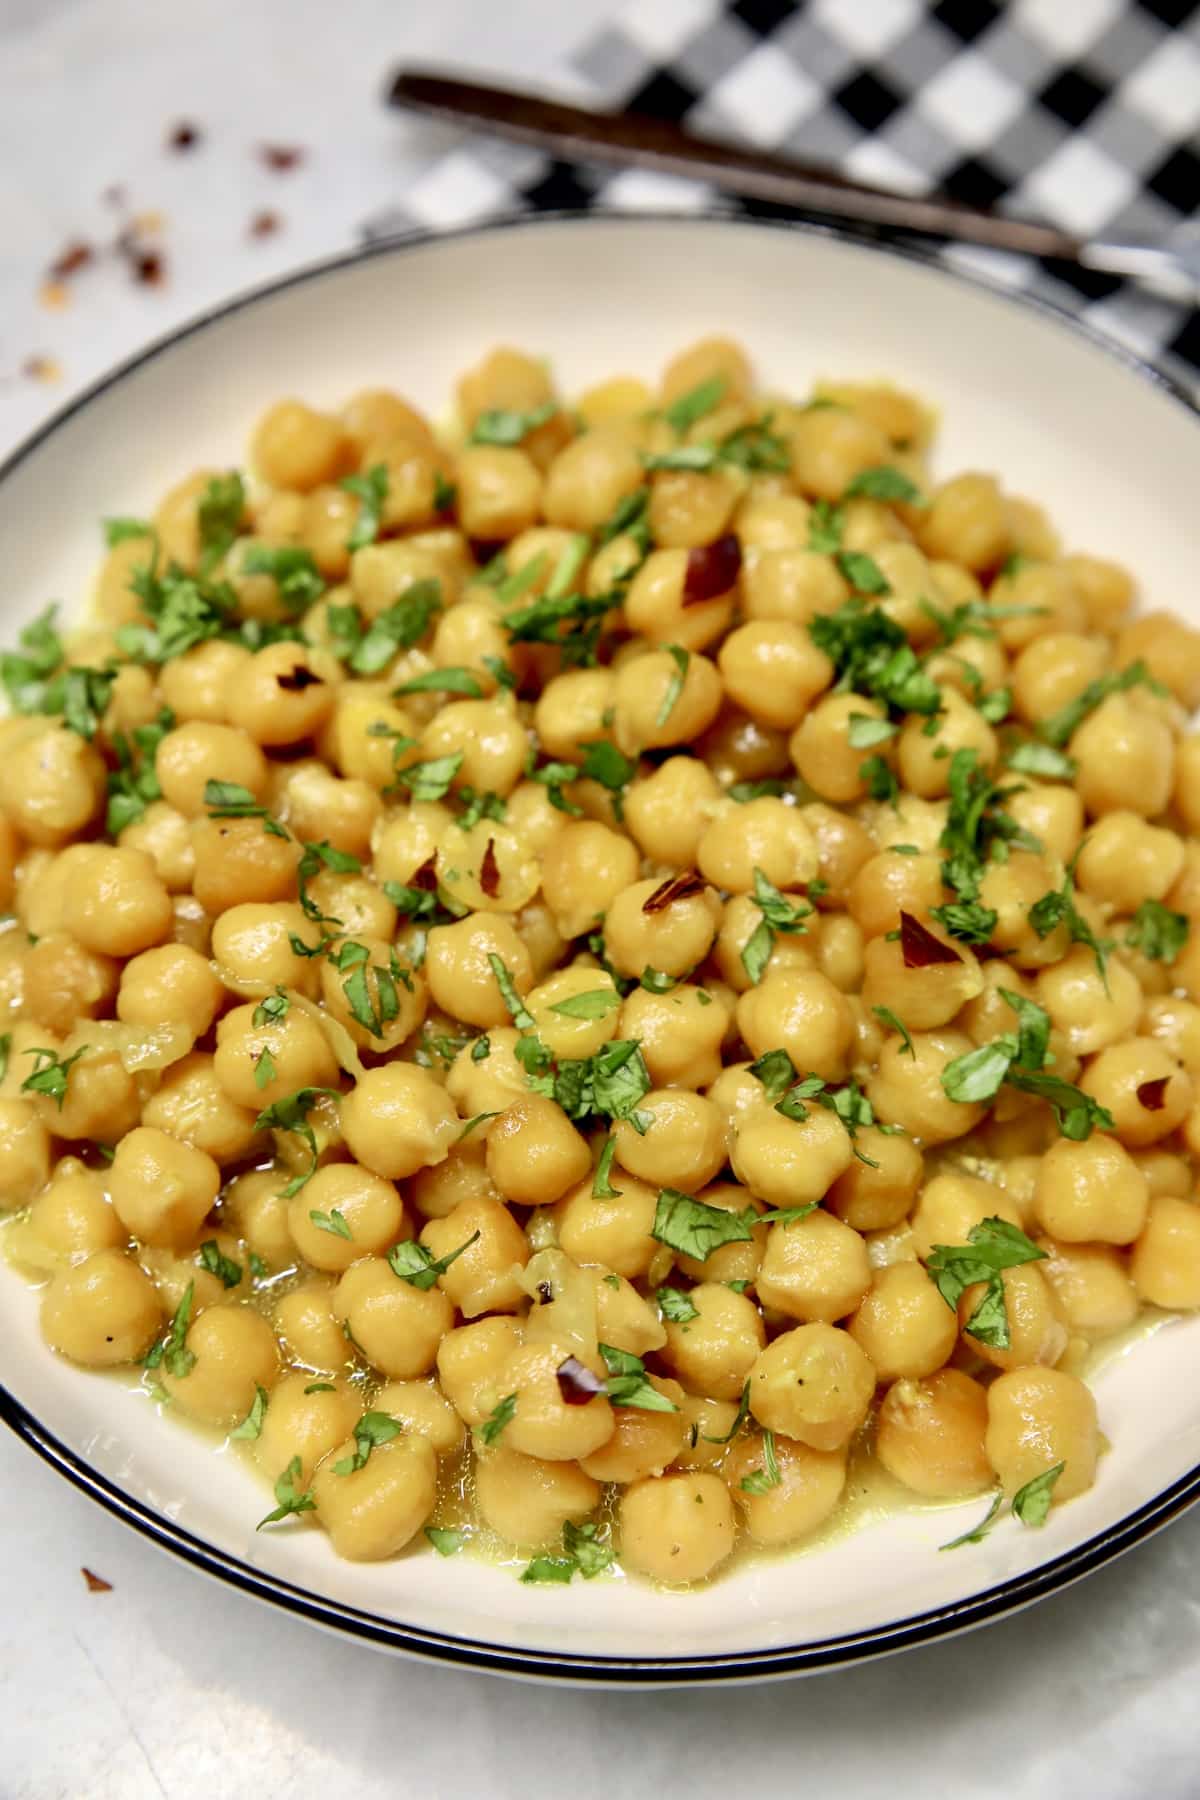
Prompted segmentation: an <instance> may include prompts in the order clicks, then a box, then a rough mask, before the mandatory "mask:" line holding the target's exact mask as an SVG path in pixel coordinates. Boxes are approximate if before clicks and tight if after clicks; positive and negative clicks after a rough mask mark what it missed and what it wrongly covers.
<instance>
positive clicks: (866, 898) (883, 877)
mask: <svg viewBox="0 0 1200 1800" xmlns="http://www.w3.org/2000/svg"><path fill="white" fill-rule="evenodd" d="M945 898H946V895H945V892H944V890H943V886H942V864H941V859H940V858H939V857H936V856H933V855H927V854H924V853H922V854H918V855H917V856H895V855H893V854H892V853H891V852H890V851H885V852H884V853H883V854H882V855H879V856H872V857H869V858H868V859H867V861H866V862H864V863H862V864H861V866H860V867H859V869H858V870H857V872H856V873H855V875H854V876H853V878H852V880H851V882H850V891H849V894H848V896H847V900H846V905H847V908H848V910H849V912H850V916H851V918H853V919H855V920H856V921H857V922H858V924H859V926H860V927H861V928H862V931H863V934H864V936H866V937H868V938H873V937H882V936H883V935H884V934H885V933H886V932H889V931H898V930H899V928H900V914H901V913H902V912H906V913H911V914H912V915H913V917H914V918H918V919H920V920H921V921H922V922H924V921H925V920H926V919H927V918H928V916H929V914H930V913H931V912H932V911H933V908H934V907H935V906H940V905H941V904H942V901H943V900H944V899H945ZM955 948H958V946H957V945H956V946H955Z"/></svg>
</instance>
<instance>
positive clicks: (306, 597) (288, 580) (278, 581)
mask: <svg viewBox="0 0 1200 1800" xmlns="http://www.w3.org/2000/svg"><path fill="white" fill-rule="evenodd" d="M242 568H243V570H244V571H245V573H246V574H247V575H269V576H270V577H271V579H272V580H273V581H274V583H275V586H276V587H277V588H278V589H279V597H280V599H281V600H282V601H283V603H284V605H285V606H286V607H287V609H288V611H289V612H290V613H293V614H294V613H300V612H303V611H304V610H305V609H306V608H307V607H309V606H312V605H313V604H314V602H315V601H317V600H319V599H320V598H321V595H322V594H323V593H324V592H325V578H324V576H323V575H322V574H321V572H320V570H319V569H318V568H317V565H316V563H315V562H314V561H313V554H312V551H311V550H304V549H302V548H301V547H300V545H298V544H282V545H275V544H251V546H250V548H249V549H248V550H247V551H246V554H245V556H244V557H243V558H242ZM357 616H358V615H357V613H355V617H356V618H357Z"/></svg>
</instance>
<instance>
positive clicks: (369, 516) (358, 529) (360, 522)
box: [338, 463, 388, 550]
mask: <svg viewBox="0 0 1200 1800" xmlns="http://www.w3.org/2000/svg"><path fill="white" fill-rule="evenodd" d="M338 486H339V487H340V488H344V489H345V491H346V492H347V493H348V494H353V495H354V497H355V499H356V500H357V501H358V517H357V519H356V520H355V521H354V527H353V529H352V531H351V533H350V536H349V537H348V538H347V539H346V548H347V550H361V549H362V548H363V546H364V545H365V544H373V543H374V542H375V539H376V538H377V537H378V536H379V526H380V522H381V518H382V514H383V509H384V506H385V505H386V504H387V497H388V472H387V464H386V463H374V464H372V466H371V467H370V468H369V469H367V470H365V471H364V472H363V473H362V474H360V475H343V477H342V479H341V481H339V482H338Z"/></svg>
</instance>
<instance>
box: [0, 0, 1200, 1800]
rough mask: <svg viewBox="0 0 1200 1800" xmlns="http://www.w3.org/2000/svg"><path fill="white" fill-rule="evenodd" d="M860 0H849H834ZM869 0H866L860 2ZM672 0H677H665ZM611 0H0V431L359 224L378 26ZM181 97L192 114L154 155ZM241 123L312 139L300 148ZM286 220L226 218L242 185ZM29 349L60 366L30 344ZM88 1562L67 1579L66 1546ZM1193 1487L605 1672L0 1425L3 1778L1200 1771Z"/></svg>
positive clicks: (536, 30)
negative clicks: (392, 1625) (1072, 1551)
mask: <svg viewBox="0 0 1200 1800" xmlns="http://www.w3.org/2000/svg"><path fill="white" fill-rule="evenodd" d="M856 3H858V0H856ZM873 3H879V4H881V3H882V0H873ZM690 4H691V0H678V6H679V7H680V8H681V9H685V10H686V8H687V7H688V6H689V5H690ZM610 10H611V0H566V3H563V0H517V3H515V4H510V5H505V6H499V5H492V4H489V3H488V0H438V3H437V5H436V6H417V5H416V4H415V3H414V0H407V4H405V3H404V0H400V4H397V3H396V0H339V4H336V5H332V6H331V5H328V4H319V3H318V0H288V3H287V4H286V5H285V4H283V3H282V0H281V3H279V4H275V5H272V4H269V3H268V0H206V3H205V4H204V5H203V6H184V5H183V4H182V3H181V0H158V3H157V4H155V3H154V0H0V218H3V221H4V229H3V235H2V240H0V452H2V451H3V450H4V449H6V448H7V447H9V446H10V445H11V444H12V443H13V442H15V441H16V440H17V439H18V438H19V437H20V436H21V435H22V434H23V433H24V432H26V431H28V430H29V429H31V428H32V427H33V426H34V425H36V424H37V422H38V421H39V420H40V419H41V418H42V417H43V416H45V415H46V414H47V413H48V412H49V411H50V410H52V409H53V408H54V407H56V406H57V405H59V404H61V402H62V401H63V400H64V399H65V398H67V397H68V396H69V394H70V393H71V392H72V391H74V390H75V389H77V388H78V387H79V386H81V385H83V384H84V383H85V382H86V381H88V380H90V379H92V378H93V377H94V376H95V375H96V374H98V373H100V372H101V371H102V370H103V369H104V368H105V367H106V366H108V365H109V364H110V363H111V362H113V361H114V360H116V359H117V358H118V357H120V356H123V355H125V354H128V353H129V352H130V351H132V350H134V349H135V348H137V346H138V345H139V344H140V343H142V342H144V341H145V340H146V339H147V338H150V337H153V336H157V335H159V334H160V333H161V332H163V331H165V330H168V329H169V328H170V327H171V326H173V325H174V324H175V323H177V322H178V321H179V320H180V319H182V318H185V317H187V316H188V315H189V314H191V313H194V312H195V311H197V310H199V309H200V308H201V307H202V306H204V305H205V304H207V303H209V302H212V301H214V300H216V299H219V298H221V297H223V296H224V295H226V294H228V293H230V292H232V291H234V290H236V289H237V288H239V287H243V286H246V285H248V284H250V283H253V282H256V281H259V280H265V279H268V278H269V277H271V276H273V275H275V274H277V273H279V272H280V271H282V270H284V269H286V268H288V267H291V266H293V265H294V264H296V263H298V262H302V261H306V260H308V259H310V258H312V257H314V256H318V255H322V254H325V253H328V252H330V251H334V250H339V249H344V248H347V247H349V246H350V245H352V244H353V243H354V242H355V241H356V236H357V227H358V226H359V225H360V224H361V223H362V221H364V220H365V219H367V218H368V217H370V216H371V215H373V214H377V213H379V212H381V211H383V210H385V209H386V208H387V207H388V205H389V204H390V203H392V202H394V200H395V198H396V196H397V193H398V192H399V191H400V190H401V188H402V186H404V185H405V184H409V186H410V189H411V184H412V183H413V182H415V181H420V180H421V179H423V175H424V172H425V171H426V170H428V168H429V165H430V162H431V160H432V159H433V158H434V157H435V156H436V155H437V154H438V153H440V152H443V151H444V150H445V149H446V148H447V147H449V146H450V144H451V142H452V140H451V137H450V135H449V134H448V133H444V132H441V131H438V130H436V129H434V128H432V127H425V126H418V125H415V124H404V123H401V122H400V121H398V120H395V119H391V118H389V117H388V116H387V115H386V114H385V113H384V112H383V111H382V109H381V108H380V107H379V105H378V93H379V89H380V86H381V83H382V79H383V76H384V73H385V71H386V70H387V68H388V67H389V65H390V64H391V63H392V62H393V61H395V60H397V59H398V58H399V57H400V56H401V55H402V54H404V55H408V56H410V57H415V56H417V55H422V56H426V57H429V58H431V59H432V58H434V57H436V56H439V55H440V56H442V57H457V58H459V59H460V60H463V61H469V62H470V63H473V64H475V65H476V66H478V67H489V66H490V67H492V68H493V69H496V70H507V71H508V72H509V73H510V74H511V75H513V76H524V77H525V78H527V79H528V78H530V77H535V76H536V75H537V74H538V73H540V72H542V71H546V72H548V71H549V70H550V69H551V68H552V67H553V65H554V63H555V61H556V59H557V58H558V57H559V56H561V55H563V54H565V53H566V52H567V51H568V50H569V48H570V46H571V44H572V43H573V42H574V41H577V40H578V39H579V38H581V37H582V36H584V35H586V34H588V33H589V32H591V31H592V30H594V28H595V26H596V24H597V23H598V22H599V21H601V20H602V19H603V18H604V17H605V16H606V15H607V14H608V13H609V11H610ZM176 119H189V120H193V121H194V122H195V123H196V124H198V125H199V126H200V127H201V128H202V129H203V131H204V132H205V134H206V141H205V144H204V146H203V155H200V154H199V153H196V154H193V155H190V156H172V155H170V154H168V153H167V152H165V151H164V149H163V139H164V135H165V132H166V130H167V128H168V126H169V125H170V124H171V122H173V121H174V120H176ZM261 141H269V142H279V143H294V144H299V145H302V146H303V147H304V148H305V149H306V151H307V156H306V158H305V160H304V162H303V163H302V164H301V166H300V167H299V168H297V169H296V170H295V171H294V172H292V173H290V174H287V175H275V174H271V173H270V172H269V171H267V170H265V169H264V168H262V166H261V165H260V164H259V163H257V162H256V160H255V158H254V156H253V154H252V151H253V146H254V145H255V144H256V143H259V142H261ZM112 183H120V184H121V185H123V186H124V187H125V188H126V189H127V192H128V196H129V200H130V203H131V207H132V209H133V210H134V211H137V212H142V211H147V210H153V211H158V212H161V213H162V214H164V215H165V219H164V226H163V233H162V243H163V245H164V248H165V251H166V255H167V258H168V265H169V272H170V282H169V285H168V286H167V287H166V288H165V289H163V290H161V291H159V290H153V289H138V288H135V287H133V286H132V285H131V284H130V282H129V280H128V277H127V276H126V275H125V274H124V272H123V271H122V270H120V269H119V268H118V267H116V266H115V265H114V266H111V267H110V266H104V267H102V268H99V269H96V270H93V271H90V272H88V273H87V275H86V277H85V278H84V279H83V280H81V281H80V282H79V283H78V285H77V287H76V289H75V290H74V301H73V304H72V305H71V306H69V307H67V308H66V309H64V310H61V311H49V310H47V309H46V308H45V307H44V306H42V305H40V304H39V303H38V301H37V298H36V291H37V287H38V282H39V279H40V276H41V274H42V272H43V271H44V270H45V268H46V267H47V266H48V265H49V263H50V262H51V261H52V260H53V259H54V258H55V256H57V255H58V254H59V252H60V251H61V250H62V248H63V246H64V244H65V243H66V242H67V241H68V240H70V239H72V238H78V237H84V238H92V237H95V236H97V235H98V234H99V233H100V232H101V230H102V229H103V230H104V231H105V232H107V233H108V234H109V235H111V232H112V229H113V215H112V213H111V209H109V210H107V211H106V208H105V206H104V203H103V202H102V200H101V194H102V191H103V190H104V189H105V188H106V187H107V186H109V185H110V184H112ZM264 208H269V209H272V210H276V211H278V213H279V214H280V215H281V218H282V220H283V226H282V229H281V230H280V231H279V232H278V233H277V234H276V235H274V236H272V237H269V238H266V239H264V240H262V241H253V240H250V239H248V238H247V236H246V226H247V222H248V220H249V218H250V216H251V214H252V213H253V212H255V211H257V210H259V209H264ZM31 355H42V356H46V357H50V358H53V359H54V361H55V362H57V363H58V364H59V365H60V366H61V369H62V378H61V380H60V381H59V382H58V383H56V384H46V383H43V382H40V381H36V380H33V379H30V378H29V377H27V376H24V375H21V374H20V373H18V371H19V370H20V368H21V365H22V364H23V363H24V361H25V360H26V358H28V357H29V356H31ZM82 1566H87V1567H89V1568H91V1569H93V1570H94V1571H96V1573H98V1574H100V1575H102V1576H103V1577H105V1578H106V1579H107V1580H108V1581H110V1582H111V1583H112V1591H111V1592H108V1593H99V1594H91V1593H89V1592H88V1591H87V1589H86V1586H85V1583H84V1580H83V1577H82V1575H81V1573H80V1570H81V1567H82ZM1198 1566H1200V1515H1197V1514H1193V1515H1192V1516H1191V1517H1190V1518H1188V1519H1185V1520H1184V1521H1183V1522H1182V1523H1180V1524H1179V1525H1177V1526H1175V1527H1174V1528H1172V1529H1171V1530H1170V1531H1168V1532H1167V1533H1165V1534H1163V1535H1160V1536H1159V1537H1157V1538H1156V1539H1154V1540H1153V1541H1152V1542H1150V1543H1149V1544H1147V1545H1145V1546H1143V1547H1141V1548H1140V1549H1138V1550H1136V1551H1134V1552H1133V1553H1131V1554H1130V1555H1129V1556H1128V1557H1126V1558H1125V1559H1124V1560H1123V1561H1122V1562H1121V1563H1119V1564H1118V1565H1117V1566H1115V1567H1112V1568H1109V1569H1106V1570H1103V1571H1102V1572H1101V1573H1099V1574H1098V1575H1096V1576H1094V1577H1092V1578H1091V1579H1090V1580H1088V1581H1087V1582H1086V1583H1084V1584H1083V1585H1082V1586H1079V1587H1076V1588H1074V1589H1073V1590H1071V1591H1070V1592H1068V1593H1066V1594H1064V1595H1061V1596H1059V1597H1058V1598H1056V1599H1053V1600H1050V1601H1047V1602H1045V1603H1044V1604H1043V1605H1042V1606H1040V1607H1038V1608H1037V1609H1035V1610H1034V1611H1031V1612H1026V1613H1024V1614H1022V1615H1021V1616H1019V1617H1017V1618H1014V1619H1011V1620H1008V1621H1006V1622H1004V1623H1002V1624H1000V1625H996V1626H992V1627H991V1628H989V1629H988V1630H986V1631H981V1632H977V1633H975V1634H974V1635H973V1636H971V1637H969V1638H966V1639H962V1640H959V1641H956V1642H951V1643H946V1644H943V1645H939V1646H936V1647H934V1648H932V1649H928V1650H923V1651H916V1652H912V1653H910V1654H909V1655H907V1656H905V1657H903V1658H899V1659H894V1660H889V1661H885V1662H881V1663H876V1664H873V1665H871V1666H869V1667H865V1668H862V1669H860V1670H853V1671H848V1672H843V1673H841V1674H838V1675H834V1676H826V1677H821V1678H816V1679H814V1680H811V1681H808V1682H804V1683H801V1682H791V1683H785V1684H776V1685H772V1686H766V1687H760V1688H755V1689H743V1690H740V1691H735V1690H727V1691H723V1692H717V1691H713V1692H703V1693H696V1694H688V1693H686V1692H672V1693H664V1694H654V1693H643V1694H634V1693H602V1692H596V1691H592V1692H586V1691H568V1690H560V1689H551V1688H542V1687H535V1686H530V1685H518V1684H515V1683H512V1682H504V1681H500V1680H495V1679H492V1678H489V1677H483V1676H475V1675H469V1674H465V1673H457V1672H454V1671H451V1670H447V1669H442V1668H436V1667H428V1666H424V1665H420V1664H417V1663H413V1662H407V1661H401V1660H396V1659H391V1658H388V1657H385V1656H383V1655H381V1654H379V1653H377V1652H375V1651H372V1650H369V1649H366V1648H360V1647H358V1646H356V1645H354V1644H351V1643H345V1642H342V1641H340V1640H337V1639H334V1638H332V1637H328V1636H325V1635H322V1634H320V1633H318V1632H317V1631H315V1630H312V1629H309V1628H306V1627H305V1626H303V1625H302V1624H300V1623H299V1622H297V1621H294V1620H292V1619H290V1618H288V1617H286V1616H284V1615H282V1614H275V1613H273V1612H271V1611H270V1610H268V1609H267V1608H265V1607H262V1606H259V1605H258V1604H256V1603H255V1602H253V1601H251V1600H249V1599H247V1598H244V1597H243V1596H241V1595H240V1594H237V1593H234V1592H232V1591H228V1590H226V1589H224V1588H222V1587H220V1586H218V1585H217V1584H215V1583H213V1582H210V1581H208V1580H206V1579H204V1578H203V1577H201V1576H200V1575H198V1574H196V1573H195V1572H193V1571H192V1570H191V1569H189V1568H187V1567H185V1566H184V1565H182V1564H178V1563H175V1562H174V1561H172V1560H171V1559H169V1558H167V1557H165V1556H164V1555H162V1554H160V1553H159V1552H157V1551H156V1550H154V1549H152V1548H151V1547H149V1546H148V1545H146V1544H144V1543H143V1542H142V1541H141V1540H140V1539H139V1538H137V1537H136V1536H134V1535H133V1534H132V1533H130V1532H129V1531H127V1530H126V1529H125V1528H124V1527H122V1526H121V1525H119V1524H117V1523H116V1522H115V1521H114V1520H112V1519H110V1518H109V1517H108V1516H107V1515H106V1514H104V1513H102V1512H101V1511H100V1510H99V1509H98V1508H96V1507H94V1506H93V1505H91V1504H90V1503H89V1502H88V1501H86V1500H85V1499H83V1498H82V1497H81V1496H80V1495H78V1494H76V1493H75V1492H74V1490H72V1489H71V1488H70V1487H68V1486H67V1484H66V1483H64V1482H62V1481H60V1480H59V1479H58V1478H57V1477H56V1476H55V1475H53V1474H52V1473H51V1472H50V1471H49V1470H48V1469H46V1468H45V1467H44V1466H43V1465H42V1464H40V1463H39V1462H38V1461H37V1460H36V1459H35V1458H34V1457H33V1456H32V1455H31V1454H30V1453H29V1452H28V1451H27V1450H25V1449H24V1448H23V1447H22V1446H21V1445H20V1444H19V1443H18V1442H17V1441H16V1440H15V1439H13V1438H11V1437H9V1436H8V1435H7V1434H3V1435H0V1594H2V1595H3V1604H2V1606H0V1800H52V1797H54V1796H64V1797H68V1796H69V1797H70V1800H77V1797H86V1800H142V1797H143V1796H156V1795H166V1796H169V1797H170V1800H176V1796H179V1797H180V1800H184V1797H186V1800H192V1797H193V1796H195V1795H197V1794H202V1795H211V1796H214V1797H215V1800H241V1797H242V1796H246V1797H247V1800H274V1797H275V1796H280V1797H282V1796H287V1800H306V1797H307V1796H309V1795H313V1796H316V1795H318V1794H320V1795H322V1796H337V1797H338V1800H340V1796H342V1795H351V1794H352V1795H353V1796H354V1797H355V1800H374V1797H375V1796H384V1795H387V1796H413V1797H414V1800H416V1797H420V1800H458V1797H459V1796H467V1795H470V1796H474V1797H486V1800H493V1797H494V1800H504V1797H506V1796H510V1795H511V1796H513V1797H514V1800H517V1797H518V1796H519V1797H520V1800H542V1797H543V1796H546V1797H548V1796H551V1795H555V1796H557V1795H559V1794H560V1793H561V1792H562V1791H563V1790H564V1788H565V1789H567V1790H568V1791H569V1792H570V1793H571V1795H572V1800H592V1797H593V1796H595V1797H599V1796H604V1800H612V1796H615V1795H621V1796H625V1795H628V1796H638V1797H640V1796H650V1795H655V1794H658V1793H660V1792H662V1791H665V1790H666V1789H667V1788H670V1789H671V1790H672V1791H675V1792H685V1791H686V1792H689V1793H691V1794H695V1795H703V1796H707V1795H717V1794H725V1793H728V1792H734V1791H738V1792H742V1793H753V1794H755V1795H761V1796H769V1795H774V1794H789V1795H790V1794H792V1793H802V1792H805V1791H808V1790H810V1789H811V1788H812V1787H813V1784H819V1786H820V1788H821V1789H826V1788H829V1787H831V1786H833V1785H834V1784H836V1790H837V1792H838V1794H839V1795H840V1796H841V1797H842V1800H859V1797H860V1796H868V1795H871V1796H873V1795H877V1794H879V1795H884V1794H886V1795H888V1796H901V1797H903V1796H907V1795H910V1794H924V1793H927V1792H929V1791H937V1790H943V1789H944V1790H948V1791H953V1792H954V1793H955V1794H956V1795H957V1796H959V1797H960V1800H975V1797H976V1796H993V1795H996V1796H999V1795H1004V1796H1006V1800H1011V1797H1012V1796H1020V1800H1042V1797H1043V1796H1045V1797H1046V1800H1060V1797H1061V1796H1062V1795H1063V1794H1064V1793H1068V1792H1071V1791H1076V1792H1079V1793H1081V1794H1086V1795H1087V1796H1088V1800H1116V1797H1125V1796H1134V1795H1140V1794H1146V1793H1153V1794H1155V1795H1156V1796H1158V1797H1159V1800H1183V1797H1184V1796H1192V1795H1195V1793H1196V1792H1197V1791H1198V1789H1200V1773H1198V1771H1197V1762H1198V1758H1197V1745H1198V1739H1200V1732H1198V1729H1197V1722H1196V1699H1195V1693H1196V1683H1197V1678H1198V1676H1200V1604H1198V1601H1200V1577H1198V1576H1197V1573H1196V1571H1197V1567H1198Z"/></svg>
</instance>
